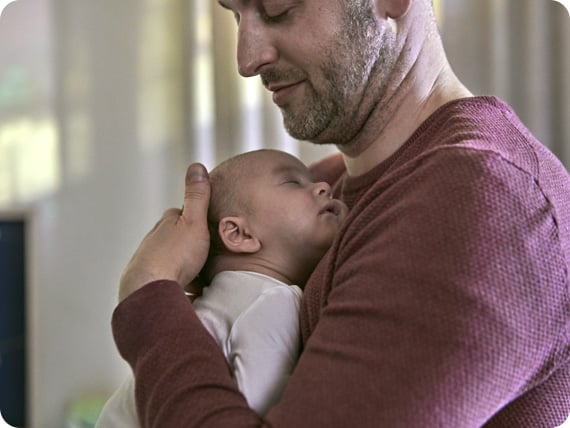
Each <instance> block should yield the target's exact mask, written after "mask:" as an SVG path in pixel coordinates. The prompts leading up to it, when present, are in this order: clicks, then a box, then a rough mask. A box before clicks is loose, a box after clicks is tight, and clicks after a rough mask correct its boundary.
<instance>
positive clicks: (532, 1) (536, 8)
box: [189, 0, 570, 167]
mask: <svg viewBox="0 0 570 428" xmlns="http://www.w3.org/2000/svg"><path fill="white" fill-rule="evenodd" d="M435 3H436V8H437V12H438V18H439V20H440V26H441V29H442V34H443V38H444V43H445V45H446V48H447V50H448V53H449V58H450V61H451V63H452V66H453V67H454V69H455V71H456V73H457V74H458V75H459V77H460V78H461V79H462V80H463V81H464V82H465V83H466V84H467V86H468V87H469V88H470V89H471V90H472V91H473V92H474V93H476V94H494V95H497V96H499V97H500V98H502V99H504V100H505V101H507V102H508V103H509V104H511V105H512V106H513V107H514V109H515V110H516V111H517V113H518V114H519V115H520V116H521V118H522V119H523V121H524V122H525V123H526V124H527V126H528V127H529V128H530V129H531V131H532V132H533V133H535V135H537V136H538V137H539V139H540V140H541V141H542V142H543V143H544V144H546V145H548V146H549V147H551V149H552V150H553V151H554V152H555V153H556V154H557V155H558V156H559V157H561V158H562V159H563V160H564V162H565V164H566V165H567V167H568V166H570V120H568V119H569V118H570V84H569V79H568V78H567V76H570V19H569V16H568V13H567V12H566V11H565V9H564V8H563V6H562V5H560V4H559V3H557V2H554V1H552V0H478V1H473V0H439V1H436V2H435ZM193 5H194V6H193V9H192V11H191V12H192V13H191V14H190V25H189V27H190V28H193V29H194V32H193V33H194V34H193V35H192V37H191V39H190V40H191V43H190V55H189V60H190V64H191V68H192V72H191V73H190V75H191V77H192V78H191V79H190V93H191V99H192V108H191V109H190V111H191V121H192V124H193V129H192V137H193V138H192V140H193V141H194V144H193V146H192V147H193V156H194V157H198V158H204V159H205V160H206V161H207V162H217V161H218V160H220V159H222V158H225V157H227V156H229V155H231V154H233V153H236V152H239V151H242V150H245V149H251V148H255V147H260V146H265V147H277V148H283V149H286V150H289V151H292V152H293V153H297V154H299V155H300V156H301V157H302V158H303V159H304V160H306V161H310V160H313V159H315V158H318V157H319V156H321V155H322V153H323V151H332V150H333V148H322V147H321V148H318V147H317V148H316V147H314V146H312V145H310V144H308V143H304V142H303V143H299V142H296V141H293V140H291V139H290V138H289V137H287V135H285V134H284V133H283V130H282V125H281V118H280V115H279V112H278V110H277V109H276V108H275V106H274V105H273V104H272V102H271V100H270V99H269V97H268V94H267V91H265V90H264V89H263V88H262V87H261V85H260V84H259V79H255V78H254V79H243V78H241V77H239V76H238V74H237V66H236V61H235V43H236V41H235V31H236V29H235V23H234V22H233V17H232V15H231V13H228V12H227V11H225V10H222V8H220V7H219V6H218V5H217V3H216V2H213V1H211V0H194V2H193ZM204 63H207V66H206V65H204ZM565 76H566V79H565V78H564V77H565ZM206 92H207V93H208V94H211V95H212V98H211V99H212V100H213V102H212V103H211V104H210V101H209V98H208V95H207V93H206ZM206 110H207V111H206Z"/></svg>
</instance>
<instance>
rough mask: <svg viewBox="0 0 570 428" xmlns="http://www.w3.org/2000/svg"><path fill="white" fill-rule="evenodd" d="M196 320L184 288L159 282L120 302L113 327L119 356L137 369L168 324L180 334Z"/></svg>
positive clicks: (170, 283) (169, 281) (168, 281)
mask: <svg viewBox="0 0 570 428" xmlns="http://www.w3.org/2000/svg"><path fill="white" fill-rule="evenodd" d="M196 321H198V318H197V316H196V314H195V312H194V309H193V308H192V303H191V302H190V300H189V299H188V297H186V294H185V293H184V290H183V289H182V287H181V286H180V285H179V284H178V283H177V282H175V281H171V280H158V281H153V282H150V283H148V284H146V285H145V286H144V287H142V288H140V289H139V290H137V291H135V292H134V293H132V294H131V295H130V296H128V297H127V298H126V299H124V300H123V301H122V302H121V303H119V305H118V306H117V307H116V308H115V310H114V311H113V317H112V320H111V327H112V330H113V337H114V339H115V343H116V345H117V348H118V350H119V353H120V354H121V356H122V357H123V358H124V359H125V360H126V361H127V362H128V363H129V364H130V365H131V367H132V368H133V369H134V367H135V365H136V363H137V358H138V356H139V355H143V354H144V353H145V351H146V350H148V349H149V348H150V347H151V346H153V345H155V344H156V343H157V342H158V341H159V339H160V338H161V337H163V336H164V326H165V325H176V326H177V329H180V330H178V331H179V333H180V332H182V330H185V328H190V326H191V325H195V324H194V322H196ZM198 322H199V321H198ZM185 326H186V327H185Z"/></svg>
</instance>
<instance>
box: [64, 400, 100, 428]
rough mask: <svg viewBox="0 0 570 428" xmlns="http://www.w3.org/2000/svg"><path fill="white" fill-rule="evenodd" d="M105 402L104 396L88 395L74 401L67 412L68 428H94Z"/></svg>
mask: <svg viewBox="0 0 570 428" xmlns="http://www.w3.org/2000/svg"><path fill="white" fill-rule="evenodd" d="M105 401H106V398H105V397H104V396H103V395H87V396H83V397H79V398H76V399H74V400H72V401H71V402H70V404H69V410H68V412H67V421H66V425H65V426H66V428H93V427H94V426H95V422H97V418H98V417H99V413H101V409H102V408H103V405H104V404H105Z"/></svg>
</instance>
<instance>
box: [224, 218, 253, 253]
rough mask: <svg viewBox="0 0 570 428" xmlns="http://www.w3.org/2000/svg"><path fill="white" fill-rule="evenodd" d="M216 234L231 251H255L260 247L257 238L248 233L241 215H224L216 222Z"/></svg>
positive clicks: (245, 222)
mask: <svg viewBox="0 0 570 428" xmlns="http://www.w3.org/2000/svg"><path fill="white" fill-rule="evenodd" d="M218 234H219V235H220V239H221V240H222V242H223V243H224V247H226V249H227V250H228V251H230V252H232V253H256V252H258V251H259V249H260V248H261V243H260V242H259V239H257V238H256V237H255V236H253V235H252V234H251V233H250V230H249V228H248V226H247V221H246V220H245V219H244V218H242V217H224V218H222V219H221V220H220V223H219V224H218Z"/></svg>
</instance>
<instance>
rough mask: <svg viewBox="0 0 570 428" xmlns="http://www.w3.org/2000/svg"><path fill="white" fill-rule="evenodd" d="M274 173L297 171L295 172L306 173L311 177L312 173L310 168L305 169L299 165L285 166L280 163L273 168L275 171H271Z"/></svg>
mask: <svg viewBox="0 0 570 428" xmlns="http://www.w3.org/2000/svg"><path fill="white" fill-rule="evenodd" d="M271 172H272V173H273V174H274V175H281V174H291V173H295V174H301V175H305V176H307V177H309V178H310V174H309V170H308V169H305V168H301V167H297V166H290V165H287V166H283V165H279V166H276V167H275V168H273V171H271Z"/></svg>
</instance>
